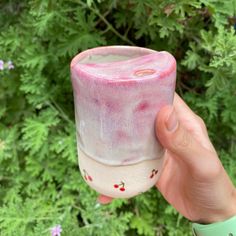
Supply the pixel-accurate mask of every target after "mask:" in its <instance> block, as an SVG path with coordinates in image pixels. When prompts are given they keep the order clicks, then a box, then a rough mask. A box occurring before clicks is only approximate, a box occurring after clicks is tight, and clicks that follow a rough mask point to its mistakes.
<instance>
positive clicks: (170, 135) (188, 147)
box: [156, 106, 213, 170]
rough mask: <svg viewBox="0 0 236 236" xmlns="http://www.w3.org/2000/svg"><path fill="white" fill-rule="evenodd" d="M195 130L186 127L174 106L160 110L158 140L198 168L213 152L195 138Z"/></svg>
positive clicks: (187, 162)
mask: <svg viewBox="0 0 236 236" xmlns="http://www.w3.org/2000/svg"><path fill="white" fill-rule="evenodd" d="M192 122H194V119H193V121H192ZM193 127H194V124H193ZM193 131H194V130H190V129H189V128H187V127H186V122H185V123H184V122H181V120H179V119H178V114H177V113H176V112H175V109H174V107H173V106H165V107H164V108H162V109H161V110H160V112H159V114H158V117H157V122H156V135H157V137H158V140H159V141H160V142H161V144H162V145H163V146H164V147H165V148H166V149H167V150H168V151H170V152H171V153H173V154H174V156H175V157H177V158H180V159H181V160H182V161H184V162H185V163H186V164H188V166H191V167H193V168H194V169H195V170H196V168H197V167H202V165H204V163H206V157H210V156H212V155H213V154H212V153H211V152H210V151H209V150H207V149H206V148H204V147H203V146H202V145H201V143H199V142H198V141H197V140H196V139H195V137H194V135H193ZM208 160H209V159H208Z"/></svg>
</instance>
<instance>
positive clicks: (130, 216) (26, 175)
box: [0, 0, 236, 236]
mask: <svg viewBox="0 0 236 236" xmlns="http://www.w3.org/2000/svg"><path fill="white" fill-rule="evenodd" d="M235 11H236V1H235V0H232V1H230V0H227V1H218V0H191V1H188V0H178V1H177V0H146V1H140V0H127V1H122V0H121V1H118V0H87V1H85V0H84V1H79V0H77V1H76V0H57V1H53V0H48V1H39V0H31V1H26V0H22V1H17V0H3V1H1V3H0V59H1V60H4V61H8V60H12V62H13V64H14V66H15V68H14V69H12V70H8V69H4V70H0V206H1V207H0V235H2V236H13V235H14V236H18V235H19V236H23V235H26V236H31V235H34V236H35V235H36V236H37V235H40V236H41V235H50V228H51V227H53V226H55V225H58V224H60V225H61V226H62V229H63V231H62V234H61V235H62V236H64V235H70V236H77V235H80V236H83V235H85V236H90V235H91V236H107V235H112V236H122V235H129V236H133V235H144V236H154V235H156V236H164V235H170V236H183V235H184V236H185V235H186V236H187V235H191V230H190V223H189V222H188V221H187V220H185V219H184V218H183V217H182V216H180V215H179V214H178V213H177V212H176V211H175V210H174V209H173V208H172V207H171V206H169V205H168V204H167V203H166V201H165V200H164V199H163V198H162V196H161V195H160V193H159V192H158V191H156V189H152V190H150V191H148V192H146V193H145V194H142V195H140V196H137V197H135V198H132V199H129V200H120V199H119V200H115V201H113V203H112V204H110V205H109V206H100V205H99V204H97V203H96V197H97V194H96V193H95V192H94V191H92V190H91V189H89V188H88V187H87V186H86V184H85V183H84V181H83V180H82V177H81V175H80V173H79V170H78V166H77V154H76V144H75V125H74V110H73V94H72V87H71V83H70V74H69V64H70V61H71V59H72V57H73V56H74V55H76V54H77V53H79V52H80V51H82V50H85V49H87V48H91V47H96V46H101V45H114V44H118V45H138V46H143V47H149V48H153V49H156V50H167V51H170V52H171V53H172V54H173V55H174V56H175V57H176V59H177V62H178V80H177V88H176V89H177V91H178V93H179V94H180V95H181V96H182V97H184V99H185V100H186V102H187V103H188V104H189V106H190V107H191V108H192V109H193V110H194V111H195V112H196V113H198V114H199V115H200V116H202V118H203V119H204V120H205V122H206V124H207V127H208V129H209V134H210V137H211V139H212V141H213V143H214V145H215V147H216V149H217V151H218V153H219V156H220V158H221V160H222V162H223V164H224V166H225V168H226V169H227V171H228V173H229V175H230V177H231V178H232V180H233V181H234V183H236V174H235V173H236V138H235V133H236V78H235V76H236V36H235V23H236V22H235V18H234V15H235Z"/></svg>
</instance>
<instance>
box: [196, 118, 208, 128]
mask: <svg viewBox="0 0 236 236" xmlns="http://www.w3.org/2000/svg"><path fill="white" fill-rule="evenodd" d="M196 116H197V121H198V123H199V125H200V127H201V128H202V129H204V130H206V124H205V122H204V120H203V119H202V118H201V117H200V116H198V115H196Z"/></svg>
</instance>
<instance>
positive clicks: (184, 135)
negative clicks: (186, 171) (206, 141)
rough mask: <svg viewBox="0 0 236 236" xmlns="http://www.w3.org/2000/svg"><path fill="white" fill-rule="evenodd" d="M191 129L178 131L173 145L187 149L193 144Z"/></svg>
mask: <svg viewBox="0 0 236 236" xmlns="http://www.w3.org/2000/svg"><path fill="white" fill-rule="evenodd" d="M189 133H190V131H188V130H183V129H182V130H180V132H176V135H175V137H174V139H173V145H174V148H176V149H179V148H181V149H185V148H188V147H189V146H190V145H191V137H190V134H189Z"/></svg>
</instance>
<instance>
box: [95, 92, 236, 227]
mask: <svg viewBox="0 0 236 236" xmlns="http://www.w3.org/2000/svg"><path fill="white" fill-rule="evenodd" d="M156 134H157V137H158V139H159V141H160V142H161V143H162V145H163V146H164V147H165V148H166V150H167V151H166V153H165V161H164V165H163V168H162V172H161V176H160V178H159V180H158V182H157V185H156V186H157V188H158V189H159V191H160V192H161V193H162V195H163V196H164V197H165V199H166V200H167V201H168V202H169V203H170V204H171V205H172V206H173V207H174V208H175V209H176V210H177V211H179V212H180V213H181V214H182V215H183V216H185V217H186V218H188V219H189V220H191V221H195V222H200V223H212V222H217V221H223V220H225V219H227V218H230V217H231V216H233V215H236V190H235V187H234V186H233V184H232V182H231V180H230V179H229V177H228V175H227V173H226V171H225V169H224V167H223V166H222V164H221V162H220V160H219V158H218V156H217V153H216V151H215V149H214V147H213V145H212V143H211V141H210V140H209V137H208V134H207V129H206V126H205V124H204V122H203V120H202V119H201V118H200V117H199V116H197V115H196V114H195V113H194V112H193V111H192V110H191V109H190V108H189V107H188V106H187V105H186V104H185V103H184V101H183V100H182V99H181V98H180V97H179V96H178V95H177V94H175V98H174V103H173V106H166V107H164V108H162V109H161V110H160V112H159V114H158V117H157V122H156ZM111 200H112V199H111V198H109V197H106V196H102V195H101V196H100V197H99V201H100V202H101V203H103V204H106V203H109V202H110V201H111Z"/></svg>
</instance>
